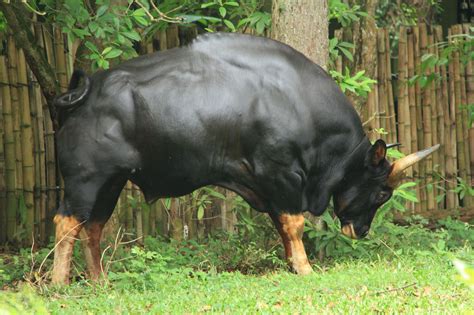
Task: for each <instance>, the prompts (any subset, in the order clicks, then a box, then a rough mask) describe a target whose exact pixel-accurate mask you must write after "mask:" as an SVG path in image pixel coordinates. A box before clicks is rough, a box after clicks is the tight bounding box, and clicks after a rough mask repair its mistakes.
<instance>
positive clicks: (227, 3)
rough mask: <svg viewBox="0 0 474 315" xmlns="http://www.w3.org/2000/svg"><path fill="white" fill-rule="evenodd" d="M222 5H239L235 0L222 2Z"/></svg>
mask: <svg viewBox="0 0 474 315" xmlns="http://www.w3.org/2000/svg"><path fill="white" fill-rule="evenodd" d="M224 5H229V6H232V7H238V6H239V4H238V3H237V2H235V1H229V2H224Z"/></svg>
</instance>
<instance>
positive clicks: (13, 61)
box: [7, 37, 23, 237]
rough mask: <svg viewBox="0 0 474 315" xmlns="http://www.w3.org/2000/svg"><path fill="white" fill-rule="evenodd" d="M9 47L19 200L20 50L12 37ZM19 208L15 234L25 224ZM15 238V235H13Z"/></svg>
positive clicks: (21, 194) (18, 193) (15, 222)
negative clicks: (19, 220)
mask: <svg viewBox="0 0 474 315" xmlns="http://www.w3.org/2000/svg"><path fill="white" fill-rule="evenodd" d="M7 45H8V76H9V82H10V84H11V86H10V96H11V104H12V118H13V135H14V138H15V140H14V143H15V168H16V172H15V174H16V182H15V183H16V196H17V198H18V200H20V198H21V197H22V196H23V157H22V154H21V127H20V126H21V122H20V104H19V99H18V88H17V87H18V75H17V73H18V72H17V55H18V50H17V49H16V47H15V43H14V40H13V38H12V37H9V38H8V41H7ZM19 214H20V213H19V207H18V203H17V206H16V207H15V221H14V222H13V224H14V225H15V232H14V234H16V232H17V230H19V229H21V227H20V226H19V225H21V224H22V223H23V222H18V221H17V220H16V218H17V216H18V215H19ZM11 236H12V237H13V234H11Z"/></svg>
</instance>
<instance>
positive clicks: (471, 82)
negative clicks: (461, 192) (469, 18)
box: [464, 26, 474, 187]
mask: <svg viewBox="0 0 474 315" xmlns="http://www.w3.org/2000/svg"><path fill="white" fill-rule="evenodd" d="M464 32H465V33H466V34H469V27H468V26H465V29H464ZM466 96H467V104H474V61H473V60H470V61H469V62H468V63H467V65H466ZM468 129H469V132H468V134H469V135H468V136H469V141H468V143H469V156H470V159H471V160H470V163H469V164H470V169H471V187H472V186H474V123H473V124H471V125H470V126H468Z"/></svg>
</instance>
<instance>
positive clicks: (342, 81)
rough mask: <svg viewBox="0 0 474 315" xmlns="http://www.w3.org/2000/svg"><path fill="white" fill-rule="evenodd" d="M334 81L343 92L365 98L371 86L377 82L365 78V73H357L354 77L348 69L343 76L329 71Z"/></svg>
mask: <svg viewBox="0 0 474 315" xmlns="http://www.w3.org/2000/svg"><path fill="white" fill-rule="evenodd" d="M329 73H330V74H331V76H332V77H333V79H334V80H336V82H337V83H338V84H339V86H340V87H341V89H342V91H343V92H346V91H350V92H352V93H354V94H356V95H359V96H363V97H367V95H368V93H369V92H370V87H371V86H372V84H374V83H377V81H375V80H372V79H370V78H369V77H367V76H365V75H364V74H365V71H364V70H362V71H359V72H357V73H356V74H355V75H354V76H352V75H351V73H350V70H349V68H347V67H346V69H345V72H344V74H342V73H340V72H338V71H335V70H329Z"/></svg>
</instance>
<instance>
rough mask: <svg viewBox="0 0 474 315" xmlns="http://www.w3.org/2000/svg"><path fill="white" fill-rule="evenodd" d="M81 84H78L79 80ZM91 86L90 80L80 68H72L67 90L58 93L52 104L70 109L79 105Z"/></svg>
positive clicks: (59, 107)
mask: <svg viewBox="0 0 474 315" xmlns="http://www.w3.org/2000/svg"><path fill="white" fill-rule="evenodd" d="M81 79H82V81H83V84H82V85H81V86H79V82H80V81H81ZM90 88H91V80H90V78H89V77H88V76H87V74H86V73H85V72H84V71H82V70H74V73H73V74H72V77H71V81H70V82H69V88H68V91H67V92H66V93H64V94H61V95H59V96H58V97H56V99H55V100H54V105H55V106H56V107H58V109H72V108H75V107H77V106H79V105H81V104H82V103H83V102H84V101H85V100H86V98H87V96H88V94H89V92H90Z"/></svg>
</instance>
